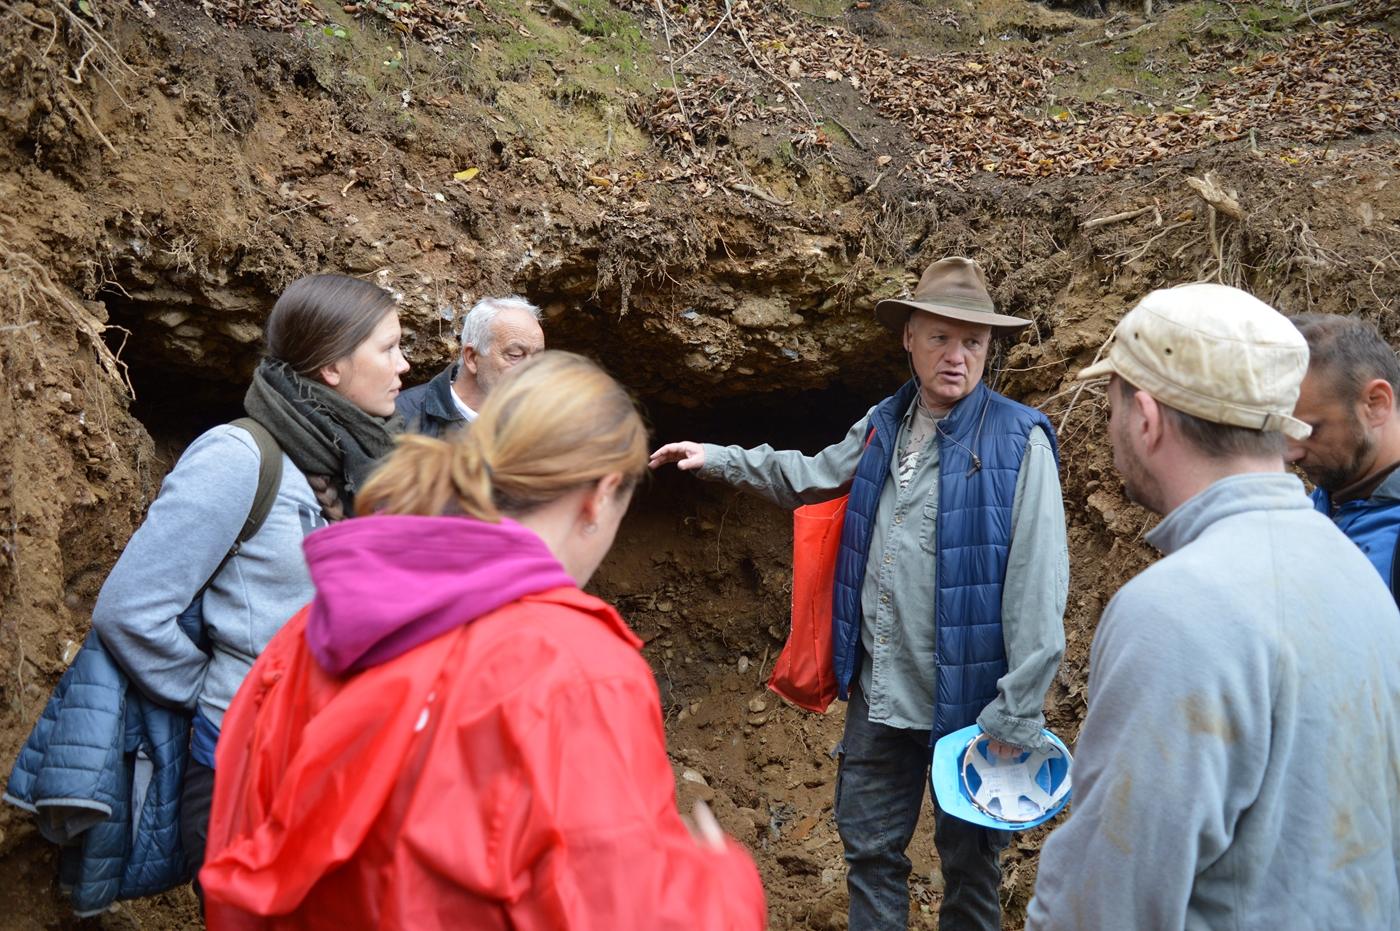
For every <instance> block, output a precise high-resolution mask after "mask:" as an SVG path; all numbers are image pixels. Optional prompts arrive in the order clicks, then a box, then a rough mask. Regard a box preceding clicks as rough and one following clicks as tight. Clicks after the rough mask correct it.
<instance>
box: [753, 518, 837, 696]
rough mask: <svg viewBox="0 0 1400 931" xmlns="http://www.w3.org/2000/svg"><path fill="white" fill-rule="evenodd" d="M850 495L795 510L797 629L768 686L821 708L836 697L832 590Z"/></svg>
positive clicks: (794, 614) (794, 626)
mask: <svg viewBox="0 0 1400 931" xmlns="http://www.w3.org/2000/svg"><path fill="white" fill-rule="evenodd" d="M847 497H849V496H848V495H842V496H841V497H839V498H833V499H831V500H830V501H823V502H822V503H821V504H809V505H806V506H804V507H800V508H798V509H797V510H796V511H793V512H792V630H791V632H789V634H788V639H787V643H786V644H784V645H783V651H782V652H781V653H779V654H778V659H777V662H776V663H774V665H773V674H772V675H771V676H770V677H769V678H768V688H770V689H772V690H773V691H774V692H777V693H778V694H779V695H781V696H782V697H783V698H785V699H787V700H788V701H790V702H792V703H793V704H794V705H797V706H798V707H799V708H806V709H807V710H808V711H815V712H817V713H821V712H823V711H825V710H826V709H827V708H828V707H829V706H830V705H831V702H832V701H833V700H834V699H835V698H836V669H835V667H834V665H833V663H832V656H831V636H832V634H831V591H832V586H833V584H834V583H835V580H836V555H837V553H838V552H839V551H840V549H841V527H842V526H843V525H844V524H845V523H846V499H847Z"/></svg>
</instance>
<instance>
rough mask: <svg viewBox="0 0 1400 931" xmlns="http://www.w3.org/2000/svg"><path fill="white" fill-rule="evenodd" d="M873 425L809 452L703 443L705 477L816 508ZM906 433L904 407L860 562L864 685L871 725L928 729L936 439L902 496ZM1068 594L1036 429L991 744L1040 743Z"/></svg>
mask: <svg viewBox="0 0 1400 931" xmlns="http://www.w3.org/2000/svg"><path fill="white" fill-rule="evenodd" d="M873 410H874V408H872V409H871V411H872V412H873ZM911 410H912V405H911ZM869 420H870V412H867V413H866V416H865V417H863V418H861V419H860V421H858V422H857V423H856V424H854V425H853V426H852V427H851V429H850V430H848V431H847V432H846V436H845V438H844V439H842V440H841V442H839V443H836V444H834V445H832V446H828V447H827V448H826V449H824V450H822V451H821V452H819V453H817V454H816V455H815V456H805V455H803V454H802V453H800V452H797V451H794V450H774V449H773V448H772V447H770V446H759V447H757V448H755V449H743V448H741V447H738V446H728V447H721V446H713V445H708V444H707V445H706V446H705V468H704V469H703V470H702V471H701V475H702V476H703V477H705V478H711V479H719V480H722V481H724V482H727V483H729V484H731V485H736V486H738V487H741V488H746V489H749V490H752V491H754V492H756V493H758V494H760V495H762V496H763V497H765V498H767V499H768V500H769V501H772V502H774V503H775V504H777V505H779V506H780V507H788V508H795V507H797V506H799V505H801V504H812V503H816V502H819V501H824V500H827V499H829V498H833V497H835V496H837V495H839V494H843V493H844V492H846V491H847V490H848V489H849V488H850V483H851V477H852V476H853V475H854V474H855V471H856V465H857V464H858V462H859V461H860V457H861V456H862V455H863V453H864V451H865V438H866V435H867V434H868V433H869V426H868V423H869ZM910 427H911V417H910V414H909V412H907V411H906V413H905V416H904V418H903V420H902V421H901V426H900V429H899V436H898V437H897V441H896V443H895V448H894V450H893V451H892V452H891V468H890V470H889V471H888V472H887V473H886V476H885V483H884V485H883V487H882V489H881V492H880V500H879V505H878V507H877V510H876V516H875V524H876V533H874V534H873V536H872V538H871V543H870V553H869V554H868V556H867V557H866V572H865V582H864V584H863V587H862V590H861V643H862V646H863V648H864V650H863V651H864V659H863V661H862V666H861V671H860V685H861V690H862V692H863V693H864V694H865V696H866V700H867V701H868V702H869V705H870V719H871V720H872V721H875V722H876V723H880V724H885V725H887V726H889V727H901V728H908V729H912V730H928V729H929V728H930V727H931V726H932V721H933V706H934V695H935V694H936V689H937V683H938V669H937V663H936V661H935V659H934V655H935V647H934V645H935V640H936V635H937V632H936V630H935V629H934V623H933V618H934V600H935V598H936V594H937V584H936V579H935V577H934V575H935V555H936V554H935V552H934V550H935V546H936V544H935V541H936V540H937V533H936V530H935V527H936V524H937V520H938V500H939V492H938V485H939V470H938V443H937V438H936V437H935V436H929V437H928V440H927V442H926V445H925V448H924V450H923V452H922V454H921V456H920V458H919V462H918V465H917V466H916V467H914V470H913V474H912V476H911V477H910V479H909V482H908V484H907V486H905V487H903V488H901V487H900V485H899V482H898V481H897V480H896V474H897V473H898V465H899V458H900V450H901V449H903V448H904V447H905V446H906V442H907V440H908V437H909V435H910ZM1068 586H1069V553H1068V548H1067V545H1066V540H1065V519H1064V503H1063V499H1062V498H1061V495H1060V481H1059V473H1058V468H1057V465H1056V463H1055V455H1054V452H1053V451H1052V450H1051V448H1050V444H1049V441H1048V440H1047V438H1046V437H1045V434H1044V432H1043V431H1042V430H1040V428H1038V427H1037V428H1035V429H1033V430H1032V431H1031V433H1030V436H1029V438H1028V442H1027V446H1026V454H1025V458H1024V459H1023V460H1022V463H1021V472H1020V475H1019V476H1018V477H1017V481H1016V492H1015V497H1014V499H1013V502H1012V512H1011V551H1010V554H1009V558H1008V562H1007V569H1006V583H1005V586H1004V587H1003V589H1002V599H1001V608H1002V610H1001V618H1002V631H1003V636H1004V638H1005V646H1006V658H1007V666H1008V668H1007V672H1006V674H1005V675H1004V676H1002V677H1001V679H1000V680H998V682H997V691H998V695H997V697H996V699H994V700H993V701H992V702H991V704H989V705H988V706H987V707H986V708H985V709H983V711H982V713H981V714H980V715H979V716H978V719H977V723H978V724H980V725H981V726H982V728H983V730H985V731H986V732H987V733H989V734H991V735H992V736H993V737H996V738H997V739H998V740H1003V741H1006V742H1007V743H1010V744H1014V745H1017V746H1023V747H1036V746H1038V745H1039V744H1040V743H1042V742H1043V738H1042V736H1041V733H1040V728H1041V727H1042V726H1044V723H1045V719H1044V716H1043V714H1042V707H1043V705H1044V702H1045V692H1046V690H1047V689H1048V688H1049V687H1050V681H1051V679H1052V678H1053V677H1054V675H1055V670H1056V668H1057V667H1058V665H1059V661H1060V656H1061V655H1062V654H1063V652H1064V646H1065V640H1064V622H1063V618H1064V610H1065V598H1066V593H1067V590H1068Z"/></svg>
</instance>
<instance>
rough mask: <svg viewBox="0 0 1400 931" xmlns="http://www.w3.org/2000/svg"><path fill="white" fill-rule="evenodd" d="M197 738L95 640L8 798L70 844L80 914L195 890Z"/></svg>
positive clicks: (48, 715)
mask: <svg viewBox="0 0 1400 931" xmlns="http://www.w3.org/2000/svg"><path fill="white" fill-rule="evenodd" d="M189 739H190V715H189V714H188V713H186V712H184V711H177V710H172V709H170V708H167V707H165V706H162V705H159V704H157V703H155V702H154V701H151V700H150V699H149V698H146V697H145V696H144V695H142V694H141V692H140V691H139V690H138V689H135V688H132V687H131V686H130V684H129V682H128V680H127V677H126V675H125V673H123V672H122V670H121V667H120V666H118V665H117V663H116V661H115V660H114V659H113V658H112V656H111V655H110V654H109V653H108V652H107V650H106V649H105V648H104V647H103V646H102V641H101V639H100V638H99V637H98V636H97V634H96V633H90V634H88V637H87V640H86V641H84V643H83V647H82V649H81V650H79V651H78V655H77V656H76V657H75V658H74V660H73V663H72V665H71V666H69V667H68V670H67V671H66V672H64V674H63V678H62V679H60V680H59V683H58V687H57V688H56V689H54V693H53V696H52V697H51V698H50V699H49V703H48V705H47V707H45V708H44V713H43V715H42V716H41V717H40V718H39V721H38V723H37V724H35V725H34V730H33V731H32V732H30V735H29V740H28V741H27V742H26V743H25V745H24V749H22V750H21V751H20V754H19V758H18V759H17V760H16V761H15V766H14V769H13V771H11V773H10V781H9V784H8V785H7V786H6V788H5V795H4V798H5V801H7V802H10V803H11V804H14V805H18V806H19V807H20V808H23V809H25V810H26V811H30V812H33V813H34V814H35V816H36V817H37V818H38V823H39V832H40V833H41V834H42V835H43V836H44V837H45V838H46V839H48V840H50V841H53V842H54V843H57V844H60V845H61V850H60V854H59V879H60V883H61V884H62V885H65V886H71V888H72V891H71V893H70V896H71V898H72V902H73V908H74V910H75V911H76V912H77V913H78V914H79V915H95V914H98V913H101V912H104V911H106V910H107V908H108V906H110V905H111V904H112V902H113V901H115V900H116V899H132V898H138V897H141V896H147V895H154V894H156V893H157V892H163V891H164V890H166V889H170V888H172V887H174V886H178V885H181V884H183V883H186V882H189V880H190V877H191V876H192V875H193V871H192V870H191V869H190V868H189V866H188V865H187V863H186V862H185V855H184V852H183V850H182V848H181V845H180V789H181V786H182V784H183V783H184V779H185V767H186V764H187V761H188V757H189ZM133 819H136V820H135V822H134V823H135V824H136V825H137V829H136V831H135V834H134V835H133V831H132V825H133Z"/></svg>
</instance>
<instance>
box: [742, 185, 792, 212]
mask: <svg viewBox="0 0 1400 931" xmlns="http://www.w3.org/2000/svg"><path fill="white" fill-rule="evenodd" d="M727 187H730V188H733V189H734V190H736V191H742V192H743V193H745V194H752V195H753V196H754V197H757V198H758V199H759V200H761V201H764V202H765V203H769V204H772V205H773V206H775V207H791V206H792V201H790V200H779V199H778V198H776V197H774V196H773V195H772V194H769V193H768V192H767V191H765V190H763V189H762V188H758V187H754V186H753V185H751V184H740V183H739V182H738V181H731V182H730V183H729V184H728V185H727Z"/></svg>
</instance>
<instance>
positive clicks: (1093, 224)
mask: <svg viewBox="0 0 1400 931" xmlns="http://www.w3.org/2000/svg"><path fill="white" fill-rule="evenodd" d="M1149 213H1156V214H1157V225H1158V226H1161V224H1162V214H1161V213H1160V212H1159V211H1158V210H1157V207H1156V205H1155V204H1148V205H1147V206H1146V207H1141V208H1139V209H1137V210H1125V211H1123V212H1122V213H1115V214H1113V215H1112V216H1107V217H1096V218H1095V219H1093V220H1086V221H1085V222H1084V224H1083V226H1082V227H1081V229H1086V230H1095V229H1098V228H1099V227H1100V226H1108V225H1109V224H1110V223H1122V222H1123V221H1124V220H1136V219H1137V218H1138V217H1142V216H1146V215H1147V214H1149Z"/></svg>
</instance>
